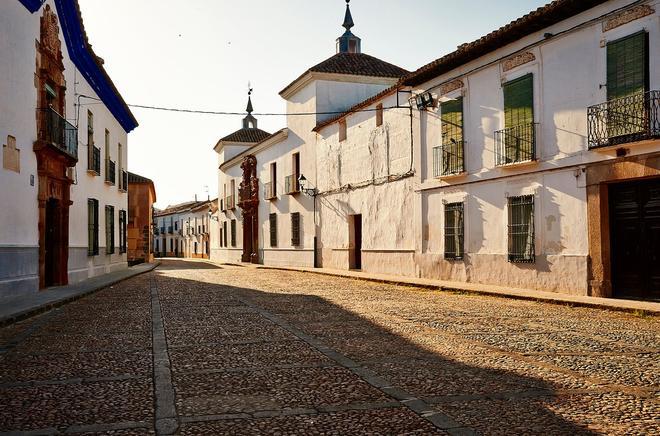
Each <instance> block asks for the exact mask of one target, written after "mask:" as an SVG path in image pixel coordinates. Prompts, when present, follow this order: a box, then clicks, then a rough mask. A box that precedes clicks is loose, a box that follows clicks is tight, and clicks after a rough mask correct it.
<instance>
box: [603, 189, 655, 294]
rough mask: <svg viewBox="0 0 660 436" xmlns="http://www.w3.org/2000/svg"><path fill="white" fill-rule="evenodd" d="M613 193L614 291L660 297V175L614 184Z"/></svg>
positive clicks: (610, 193) (611, 207) (611, 221)
mask: <svg viewBox="0 0 660 436" xmlns="http://www.w3.org/2000/svg"><path fill="white" fill-rule="evenodd" d="M609 197H610V213H611V216H610V233H611V235H610V236H611V241H612V247H611V250H612V251H611V253H612V283H613V286H614V295H615V296H617V297H633V298H643V299H649V300H660V179H652V180H642V181H637V182H625V183H617V184H615V185H611V186H610V192H609Z"/></svg>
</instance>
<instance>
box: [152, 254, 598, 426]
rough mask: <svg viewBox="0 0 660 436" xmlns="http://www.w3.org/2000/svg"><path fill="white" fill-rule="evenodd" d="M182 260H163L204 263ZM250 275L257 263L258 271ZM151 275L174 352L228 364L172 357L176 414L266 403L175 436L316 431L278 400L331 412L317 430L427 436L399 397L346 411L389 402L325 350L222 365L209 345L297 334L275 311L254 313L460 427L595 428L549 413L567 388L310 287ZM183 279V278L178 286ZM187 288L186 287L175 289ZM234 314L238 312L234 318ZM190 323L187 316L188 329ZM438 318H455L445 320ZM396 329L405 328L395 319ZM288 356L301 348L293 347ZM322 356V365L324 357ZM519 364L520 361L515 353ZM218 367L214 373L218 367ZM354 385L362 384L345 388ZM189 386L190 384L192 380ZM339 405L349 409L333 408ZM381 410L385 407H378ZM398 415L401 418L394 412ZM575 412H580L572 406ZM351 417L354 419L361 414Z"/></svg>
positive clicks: (221, 348) (320, 418)
mask: <svg viewBox="0 0 660 436" xmlns="http://www.w3.org/2000/svg"><path fill="white" fill-rule="evenodd" d="M178 263H179V262H177V261H167V262H166V263H165V264H164V265H163V266H162V267H161V268H160V269H161V270H164V271H167V270H182V269H193V270H194V269H207V268H206V267H205V265H204V264H201V263H194V264H190V263H186V264H185V265H178ZM182 263H183V262H182ZM255 274H258V272H256V271H255ZM157 276H158V279H157V280H158V281H159V282H160V284H161V285H162V289H161V291H160V294H161V297H160V298H161V301H162V304H163V310H164V314H165V325H166V333H167V336H168V341H170V344H171V343H172V341H176V340H178V341H179V342H178V345H177V344H175V346H178V347H180V348H181V349H182V350H186V351H185V353H184V352H182V353H183V354H185V355H186V358H187V359H192V360H194V361H195V362H197V363H199V362H208V361H210V360H213V359H220V360H221V361H223V362H225V363H224V364H223V365H219V366H217V367H216V368H213V370H209V368H208V367H203V365H202V366H200V367H198V368H197V369H200V368H201V369H204V370H206V371H207V372H204V371H201V373H198V374H195V375H193V376H190V375H188V373H187V372H189V371H190V369H191V368H192V367H195V365H192V366H191V365H188V366H185V365H184V366H181V365H180V364H179V363H178V362H177V361H176V360H175V361H173V368H172V369H173V375H174V380H175V388H176V394H177V407H178V409H179V410H178V413H179V414H180V415H187V416H198V415H223V414H240V413H248V414H250V413H255V412H260V411H261V412H263V411H269V412H267V413H265V414H264V415H263V416H262V417H254V416H250V417H243V418H241V417H239V416H237V417H236V418H235V419H225V420H221V421H215V422H214V423H206V424H195V423H188V424H185V425H184V426H183V428H182V434H188V433H190V432H200V431H202V432H225V431H232V432H236V431H237V432H239V433H242V432H247V433H251V434H261V433H265V432H267V431H268V429H270V428H272V426H273V425H277V426H281V427H277V428H285V429H287V430H292V429H293V431H294V433H295V432H302V433H305V432H308V431H312V427H309V425H310V424H309V422H306V421H305V422H303V421H299V420H300V419H301V418H300V415H297V414H295V413H293V414H291V416H282V414H281V413H280V414H279V415H278V414H277V413H273V410H283V409H289V410H290V409H303V411H301V412H299V413H300V414H303V415H304V413H306V412H305V411H304V410H316V411H317V412H318V411H321V412H324V411H327V412H333V413H320V414H319V415H316V418H314V419H315V421H314V422H316V424H315V425H317V426H318V427H319V428H316V427H315V428H314V429H315V430H328V429H332V428H334V427H333V426H337V427H336V428H342V429H343V428H346V427H343V425H344V424H346V423H348V422H353V421H356V420H357V421H360V422H362V426H361V427H359V428H358V429H356V430H355V431H354V432H353V431H350V433H352V434H356V433H360V434H363V433H370V434H399V433H403V432H421V433H422V434H427V433H430V432H431V430H435V429H433V428H432V427H428V425H429V423H428V422H427V421H425V420H424V419H423V418H421V417H419V419H413V420H412V421H411V419H410V416H411V414H412V412H411V411H409V410H407V409H406V408H405V407H403V406H401V407H400V408H397V407H395V406H393V405H391V404H389V405H387V406H382V407H383V409H382V410H381V409H378V408H377V407H376V408H375V409H377V410H369V409H368V408H365V409H366V410H356V409H355V408H353V406H354V405H355V404H363V403H384V404H386V403H388V402H394V401H396V400H395V399H394V398H393V397H392V396H391V395H386V394H384V393H383V392H382V391H378V390H377V389H376V388H373V387H371V386H369V389H366V388H364V386H363V385H365V383H364V380H359V379H358V376H357V375H356V374H355V373H351V372H350V371H349V370H348V369H345V368H343V367H342V366H341V365H342V362H343V363H345V361H341V360H340V361H339V362H338V363H337V362H327V360H326V359H325V356H322V357H323V358H321V357H319V358H318V361H316V360H314V359H312V360H311V362H313V363H314V364H315V365H316V366H318V368H315V369H313V370H310V369H304V368H297V369H296V368H291V369H289V370H286V369H283V368H284V367H286V366H287V365H288V366H291V365H294V364H295V363H297V362H298V361H297V359H298V358H299V354H291V353H289V352H288V351H287V350H286V349H284V348H277V347H275V348H270V351H264V353H266V354H264V355H260V356H259V358H258V359H257V360H256V362H268V363H267V364H266V365H265V366H260V365H259V363H254V362H252V363H254V366H253V367H251V368H252V369H249V368H248V369H245V370H241V371H239V370H237V369H236V368H232V367H233V366H235V365H233V364H231V363H230V362H229V363H228V362H227V360H226V356H225V355H223V356H221V357H218V356H217V354H218V353H220V354H222V353H225V352H226V350H229V351H227V352H229V353H231V352H234V353H236V352H237V351H236V350H237V349H240V347H242V346H246V345H245V344H249V343H257V342H259V341H266V342H268V341H271V342H273V343H274V342H277V341H286V340H296V341H299V339H301V338H300V337H292V336H291V335H290V332H287V331H285V330H284V329H283V328H282V327H283V325H282V324H275V322H276V320H275V321H274V319H273V318H271V319H270V320H269V319H267V318H265V317H264V316H265V314H264V313H261V312H260V310H263V311H265V312H267V314H271V315H272V316H274V317H275V319H279V320H281V321H282V322H284V323H285V325H284V327H286V325H289V326H291V327H293V328H294V330H297V331H300V332H302V333H304V335H303V337H302V339H305V337H307V339H308V341H306V344H307V345H310V342H309V341H312V345H313V344H317V346H320V347H321V348H323V346H327V347H329V348H330V349H331V350H332V351H334V352H336V353H339V355H340V356H341V357H342V358H343V357H346V358H348V359H351V360H352V361H354V362H357V363H358V365H359V367H360V369H358V372H360V371H361V372H363V373H367V374H373V373H375V374H377V375H378V376H380V377H381V378H382V379H385V380H386V381H387V382H388V384H389V385H391V386H392V387H395V388H399V389H401V390H403V391H405V393H408V394H410V395H412V396H414V397H415V398H420V399H422V400H424V401H425V402H426V403H427V405H429V406H430V407H432V408H433V409H434V410H437V411H439V412H441V413H443V414H445V415H447V416H449V417H450V418H451V419H453V420H455V421H456V422H458V423H459V424H460V425H461V426H462V427H465V428H467V429H474V430H475V431H476V432H477V433H480V434H520V433H525V434H544V435H547V434H596V433H594V432H592V431H590V430H589V429H587V428H585V427H583V426H580V425H578V424H577V423H574V422H571V421H568V420H567V419H565V418H564V417H563V416H561V415H559V414H557V413H555V412H553V410H551V407H554V408H557V406H561V404H562V401H567V400H566V399H565V397H561V396H558V395H557V394H556V391H557V390H558V389H561V386H559V385H558V384H555V383H553V382H550V381H547V380H544V379H542V378H537V377H532V376H523V375H521V374H519V373H516V372H513V371H510V370H506V369H495V368H491V367H487V365H484V366H479V365H471V364H468V363H466V362H462V361H460V360H461V359H464V358H465V357H466V355H464V354H461V353H462V352H464V347H465V346H466V343H463V344H461V343H460V341H458V342H456V343H450V342H447V343H441V342H440V343H437V344H435V345H436V346H433V347H431V346H429V347H426V346H422V345H420V344H418V343H415V342H412V341H411V340H409V339H407V338H405V337H403V336H401V335H400V334H398V333H397V332H396V331H395V330H396V326H395V328H392V329H390V328H386V327H383V326H381V325H377V324H375V323H374V322H372V321H371V320H369V319H367V318H365V317H364V316H361V315H360V314H357V313H354V312H351V311H348V310H346V309H344V308H342V307H340V306H338V305H337V304H335V303H333V302H332V301H329V300H327V299H325V298H322V297H319V296H316V295H307V294H294V293H281V292H282V291H281V290H274V291H273V292H266V291H263V290H258V289H250V288H243V287H235V286H230V285H224V284H222V283H209V282H205V281H198V280H194V279H191V278H187V277H186V278H180V277H176V278H173V277H170V276H168V275H164V274H158V273H157ZM219 279H220V280H221V278H219ZM169 280H176V281H177V284H176V286H172V287H170V286H168V281H169ZM181 283H185V284H187V286H186V285H183V286H182V285H181ZM175 288H176V289H175ZM184 289H185V290H186V291H185V292H186V294H185V296H184V295H181V294H180V293H181V292H182V290H184ZM384 298H386V296H385V295H384ZM245 303H248V305H247V306H246V304H245ZM401 304H403V303H401ZM237 314H239V315H237ZM234 316H236V317H235V318H233V317H234ZM188 322H191V323H193V324H194V325H190V326H189V325H187V323H188ZM446 322H447V323H451V319H448V320H447V321H446ZM402 323H403V324H405V322H402ZM414 324H415V323H410V325H409V326H408V327H409V328H413V329H416V328H419V329H422V328H426V329H428V328H432V329H433V328H435V329H437V330H438V337H441V335H440V334H439V333H440V332H441V331H442V330H444V327H446V326H443V325H442V324H443V322H442V321H438V322H435V323H433V324H434V325H433V326H428V325H426V326H424V325H423V323H418V324H417V325H414ZM184 326H186V327H185V328H186V330H187V331H188V332H190V333H188V334H187V336H185V337H182V336H181V335H178V336H177V333H180V331H179V329H183V328H184ZM401 327H405V326H399V328H401ZM484 328H488V327H484ZM305 335H306V336H305ZM431 335H433V334H432V333H431ZM271 345H272V344H271ZM226 347H229V348H226ZM236 347H238V348H236ZM462 347H463V348H462ZM468 348H469V345H468ZM296 353H300V350H298V351H296ZM467 353H468V355H469V356H471V357H474V360H475V361H481V362H484V361H488V362H490V361H489V360H487V357H488V354H489V353H488V352H487V351H485V350H484V349H481V350H480V349H479V347H475V349H473V350H472V351H469V350H468V351H467ZM470 353H471V354H470ZM303 354H304V356H305V359H304V360H305V362H306V363H307V364H309V363H310V359H311V357H310V356H309V354H308V353H303ZM297 356H298V357H297ZM319 356H321V355H320V353H319ZM252 357H254V356H252ZM223 359H225V360H223ZM236 359H238V360H241V362H242V366H246V365H247V366H248V367H250V365H251V363H250V362H251V361H250V359H247V360H246V359H242V358H240V356H236ZM246 362H248V363H246ZM323 362H326V364H325V366H324V364H323ZM328 363H331V364H332V365H335V366H339V368H338V369H337V368H336V369H333V370H332V371H335V372H332V371H331V369H329V367H328ZM520 364H521V365H524V363H522V362H520ZM200 365H201V364H200ZM332 365H330V366H332ZM239 366H241V365H239ZM312 366H313V365H312ZM223 368H225V369H227V368H232V369H230V370H229V371H232V373H231V375H230V376H228V377H224V376H219V375H218V373H222V370H223ZM182 369H183V371H182ZM216 369H217V370H219V371H214V370H216ZM339 370H341V371H345V372H346V374H349V375H350V377H349V376H346V375H345V374H344V373H341V371H340V373H338V372H336V371H339ZM286 371H289V372H286ZM291 371H292V372H291ZM310 371H311V372H310ZM312 372H313V373H314V374H317V373H318V374H321V376H322V377H329V376H333V374H334V377H338V378H341V380H339V379H337V380H336V382H333V381H324V382H322V383H317V382H316V381H313V380H312V378H313V377H315V376H313V375H311V374H312ZM343 377H349V378H348V379H346V378H343ZM273 380H277V382H273ZM292 380H293V381H292ZM351 380H352V381H351ZM289 382H292V383H297V384H298V386H295V387H293V386H291V385H289V384H288V383H289ZM353 382H355V384H356V385H357V386H363V387H361V388H355V387H348V388H347V387H346V386H347V384H351V383H353ZM189 384H190V385H195V386H196V387H195V388H190V387H189V386H188V385H189ZM246 386H248V387H246ZM239 397H240V398H242V399H245V398H249V399H252V400H253V401H252V402H251V403H249V402H248V403H246V402H244V401H239V400H237V398H239ZM562 398H564V399H562ZM574 400H575V399H573V401H574ZM573 404H574V405H575V403H573ZM548 406H551V407H548ZM342 407H343V408H344V409H349V410H343V411H341V409H342ZM360 407H361V406H360ZM360 407H357V409H359V408H360ZM570 407H571V406H570V405H569V404H564V410H565V411H566V410H567V409H570ZM333 408H334V409H333ZM337 410H340V412H337ZM385 411H387V413H386V412H385ZM395 411H396V412H395ZM307 413H309V412H307ZM381 413H383V414H382V415H380V414H381ZM396 413H402V414H404V415H405V416H403V415H402V416H398V415H396ZM269 414H270V415H269ZM576 414H577V415H578V416H579V415H580V412H576ZM357 415H360V416H361V418H357V417H356V416H357ZM414 418H417V417H416V416H414ZM344 421H345V422H344ZM346 425H348V424H346ZM283 434H289V433H287V432H284V433H283Z"/></svg>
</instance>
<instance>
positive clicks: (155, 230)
mask: <svg viewBox="0 0 660 436" xmlns="http://www.w3.org/2000/svg"><path fill="white" fill-rule="evenodd" d="M158 235H160V230H159V229H158V227H156V228H155V229H154V236H158Z"/></svg>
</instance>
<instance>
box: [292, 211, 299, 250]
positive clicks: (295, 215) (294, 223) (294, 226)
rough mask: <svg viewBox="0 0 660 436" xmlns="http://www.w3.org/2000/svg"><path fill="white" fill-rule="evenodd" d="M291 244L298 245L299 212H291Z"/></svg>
mask: <svg viewBox="0 0 660 436" xmlns="http://www.w3.org/2000/svg"><path fill="white" fill-rule="evenodd" d="M291 245H292V246H294V247H298V246H300V212H293V213H292V214H291Z"/></svg>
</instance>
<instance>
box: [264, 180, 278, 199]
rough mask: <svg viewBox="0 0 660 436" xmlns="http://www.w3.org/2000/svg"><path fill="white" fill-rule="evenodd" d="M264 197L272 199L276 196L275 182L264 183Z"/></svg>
mask: <svg viewBox="0 0 660 436" xmlns="http://www.w3.org/2000/svg"><path fill="white" fill-rule="evenodd" d="M264 198H265V199H266V200H273V199H275V198H277V195H276V192H275V184H274V183H273V182H268V183H265V184H264Z"/></svg>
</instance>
